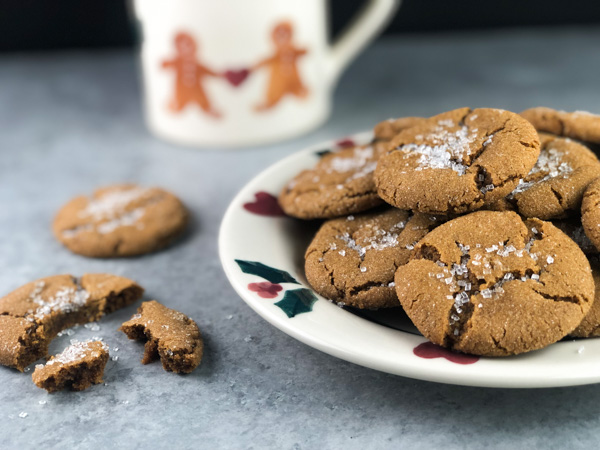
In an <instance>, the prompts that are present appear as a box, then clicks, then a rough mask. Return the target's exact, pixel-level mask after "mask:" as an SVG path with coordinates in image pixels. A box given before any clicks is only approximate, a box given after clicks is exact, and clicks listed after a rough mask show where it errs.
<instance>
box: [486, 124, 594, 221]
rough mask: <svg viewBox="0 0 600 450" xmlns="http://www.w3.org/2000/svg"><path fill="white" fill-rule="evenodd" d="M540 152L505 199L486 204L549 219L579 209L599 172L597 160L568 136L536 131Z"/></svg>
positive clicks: (502, 209)
mask: <svg viewBox="0 0 600 450" xmlns="http://www.w3.org/2000/svg"><path fill="white" fill-rule="evenodd" d="M540 141H541V152H540V156H539V158H538V160H537V162H536V163H535V166H533V168H532V169H531V171H530V172H529V174H527V176H526V177H525V178H523V179H521V180H519V184H518V185H517V187H516V188H515V189H514V190H513V192H511V193H510V194H509V195H508V196H507V197H506V199H503V200H501V201H500V202H498V203H497V204H493V205H491V206H490V209H495V210H500V211H504V210H507V209H514V210H515V211H517V212H518V213H519V214H521V215H523V216H525V217H537V218H538V219H544V220H548V219H553V218H559V217H564V216H566V215H568V214H569V213H570V212H571V211H575V210H579V208H580V207H581V200H582V198H583V193H584V192H585V189H586V188H587V186H588V185H589V184H590V183H591V182H592V181H593V180H595V179H596V178H598V177H599V176H600V161H598V158H597V157H596V155H595V154H594V153H592V152H591V151H590V150H589V149H588V148H587V147H585V146H584V145H581V144H579V143H577V142H575V141H573V140H571V139H568V138H567V139H565V138H559V137H556V136H554V135H551V134H547V133H540Z"/></svg>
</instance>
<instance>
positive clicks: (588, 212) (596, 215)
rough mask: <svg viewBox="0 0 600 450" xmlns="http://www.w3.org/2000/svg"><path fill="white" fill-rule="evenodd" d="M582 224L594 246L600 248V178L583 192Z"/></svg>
mask: <svg viewBox="0 0 600 450" xmlns="http://www.w3.org/2000/svg"><path fill="white" fill-rule="evenodd" d="M581 224H582V225H583V230H584V231H585V234H586V236H587V237H588V238H589V240H590V241H591V242H592V244H594V247H596V249H598V250H600V179H597V180H595V181H593V182H592V183H590V185H589V186H588V187H587V189H586V190H585V193H584V194H583V200H582V202H581Z"/></svg>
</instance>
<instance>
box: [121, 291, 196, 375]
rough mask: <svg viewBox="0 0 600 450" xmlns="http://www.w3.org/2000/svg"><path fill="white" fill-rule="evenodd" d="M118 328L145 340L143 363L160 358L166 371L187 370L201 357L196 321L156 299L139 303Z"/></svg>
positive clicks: (179, 371) (131, 336)
mask: <svg viewBox="0 0 600 450" xmlns="http://www.w3.org/2000/svg"><path fill="white" fill-rule="evenodd" d="M120 330H121V331H123V333H125V334H126V335H127V337H128V338H129V339H135V340H138V341H146V345H145V351H144V357H143V358H142V364H148V363H150V362H152V361H153V360H155V359H158V358H160V360H161V362H162V365H163V368H164V369H165V370H167V371H169V372H175V373H190V372H192V371H193V370H194V369H195V368H196V367H198V365H199V364H200V361H201V360H202V354H203V349H204V344H203V341H202V335H201V334H200V330H199V329H198V326H197V325H196V322H194V321H193V320H192V319H190V318H189V317H187V316H186V315H184V314H182V313H180V312H179V311H175V310H173V309H170V308H167V307H166V306H164V305H162V304H160V303H159V302H157V301H156V300H152V301H149V302H144V303H142V305H141V306H140V307H139V308H138V313H137V314H135V315H134V316H133V317H132V318H131V319H130V320H129V321H127V322H125V323H123V325H121V328H120Z"/></svg>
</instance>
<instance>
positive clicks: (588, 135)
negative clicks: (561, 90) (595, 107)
mask: <svg viewBox="0 0 600 450" xmlns="http://www.w3.org/2000/svg"><path fill="white" fill-rule="evenodd" d="M519 114H520V115H521V116H523V117H525V119H527V120H528V121H529V122H530V123H531V124H532V125H533V126H534V127H535V129H536V130H538V131H545V132H547V133H552V134H556V135H558V136H566V137H570V138H573V139H579V140H581V141H585V142H592V143H594V144H600V116H599V115H596V114H592V113H590V112H587V111H573V112H567V111H560V110H556V109H552V108H546V107H543V106H538V107H536V108H530V109H526V110H525V111H522V112H521V113H519Z"/></svg>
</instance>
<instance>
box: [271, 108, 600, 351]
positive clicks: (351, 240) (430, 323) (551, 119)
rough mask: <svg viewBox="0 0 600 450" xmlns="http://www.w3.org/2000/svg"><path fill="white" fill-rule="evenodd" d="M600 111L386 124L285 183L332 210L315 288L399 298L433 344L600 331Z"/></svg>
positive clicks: (314, 248) (302, 207)
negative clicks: (599, 153) (597, 150)
mask: <svg viewBox="0 0 600 450" xmlns="http://www.w3.org/2000/svg"><path fill="white" fill-rule="evenodd" d="M597 144H600V116H596V115H592V114H590V113H586V112H574V113H567V112H563V111H556V110H552V109H549V108H533V109H529V110H526V111H523V112H522V113H520V114H515V113H512V112H509V111H504V110H499V109H491V108H480V109H470V108H461V109H457V110H453V111H449V112H446V113H443V114H439V115H436V116H433V117H430V118H419V117H405V118H401V119H395V120H388V121H385V122H382V123H380V124H378V125H377V126H376V127H375V130H374V139H373V141H372V142H371V143H370V144H369V145H364V146H356V147H351V148H345V149H342V150H340V151H338V152H335V153H330V154H327V155H325V156H324V157H322V158H321V159H320V161H319V162H318V164H317V165H316V166H315V167H314V168H313V169H311V170H305V171H303V172H301V173H300V174H298V175H297V176H296V177H295V178H294V179H293V180H291V181H290V182H289V183H288V185H287V186H286V187H285V188H284V189H283V191H282V192H281V194H280V196H279V202H280V204H281V207H282V208H283V210H284V211H285V212H286V213H287V214H288V215H290V216H293V217H297V218H300V219H327V220H326V221H325V222H324V223H323V225H322V226H321V228H320V229H319V231H318V232H317V234H316V236H315V237H314V239H313V241H312V242H311V243H310V245H309V247H308V249H307V251H306V255H305V270H306V277H307V279H308V281H309V283H310V284H311V285H312V287H313V288H314V289H315V291H316V292H318V293H319V294H321V295H322V296H324V297H326V298H328V299H330V300H332V301H334V302H336V303H337V304H339V305H342V306H343V305H347V306H351V307H356V308H368V309H382V308H392V307H398V306H402V308H403V309H404V311H405V312H406V314H407V315H408V317H409V318H410V319H411V320H412V321H413V323H414V325H415V326H416V327H417V328H418V329H419V331H420V332H421V333H422V334H423V335H424V336H425V337H426V338H428V339H429V340H430V341H431V342H433V343H435V344H438V345H441V346H444V347H447V348H450V349H453V350H456V351H462V352H465V353H471V354H475V355H485V356H508V355H515V354H519V353H523V352H528V351H532V350H537V349H540V348H543V347H545V346H548V345H550V344H552V343H554V342H557V341H558V340H560V339H563V338H565V337H566V336H571V337H582V338H583V337H593V336H600V301H598V302H596V303H594V298H595V297H596V287H595V286H596V285H597V286H598V291H599V292H600V264H599V263H598V261H597V254H598V253H599V249H600V208H598V204H599V203H600V178H599V177H600V161H599V160H598V158H597V157H596V155H595V154H594V152H593V151H591V150H590V148H594V146H595V145H597Z"/></svg>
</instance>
